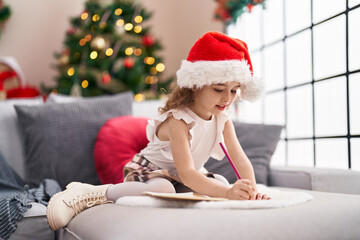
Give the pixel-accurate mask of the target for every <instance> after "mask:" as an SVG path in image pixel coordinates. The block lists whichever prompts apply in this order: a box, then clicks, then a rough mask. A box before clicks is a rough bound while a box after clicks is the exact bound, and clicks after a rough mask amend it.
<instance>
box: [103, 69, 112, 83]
mask: <svg viewBox="0 0 360 240" xmlns="http://www.w3.org/2000/svg"><path fill="white" fill-rule="evenodd" d="M101 80H102V82H103V83H105V84H108V83H109V82H110V81H111V76H110V74H109V73H107V72H104V73H103V74H102V77H101Z"/></svg>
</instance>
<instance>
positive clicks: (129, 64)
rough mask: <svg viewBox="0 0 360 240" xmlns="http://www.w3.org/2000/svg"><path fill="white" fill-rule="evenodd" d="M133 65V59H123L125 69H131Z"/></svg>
mask: <svg viewBox="0 0 360 240" xmlns="http://www.w3.org/2000/svg"><path fill="white" fill-rule="evenodd" d="M134 64H135V61H134V59H133V58H131V57H127V58H125V59H124V66H125V67H126V68H133V67H134Z"/></svg>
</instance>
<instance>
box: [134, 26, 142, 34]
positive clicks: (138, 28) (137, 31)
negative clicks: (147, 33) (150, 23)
mask: <svg viewBox="0 0 360 240" xmlns="http://www.w3.org/2000/svg"><path fill="white" fill-rule="evenodd" d="M141 31H142V27H141V26H139V25H137V26H135V27H134V32H135V33H140V32H141Z"/></svg>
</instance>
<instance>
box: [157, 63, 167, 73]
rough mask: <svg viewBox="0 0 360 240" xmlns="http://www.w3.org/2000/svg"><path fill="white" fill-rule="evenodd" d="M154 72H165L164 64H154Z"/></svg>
mask: <svg viewBox="0 0 360 240" xmlns="http://www.w3.org/2000/svg"><path fill="white" fill-rule="evenodd" d="M156 70H157V71H158V72H163V71H164V70H165V64H163V63H158V64H156Z"/></svg>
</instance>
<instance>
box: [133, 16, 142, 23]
mask: <svg viewBox="0 0 360 240" xmlns="http://www.w3.org/2000/svg"><path fill="white" fill-rule="evenodd" d="M142 20H143V17H142V16H140V15H139V16H136V17H135V18H134V22H136V23H141V22H142Z"/></svg>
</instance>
